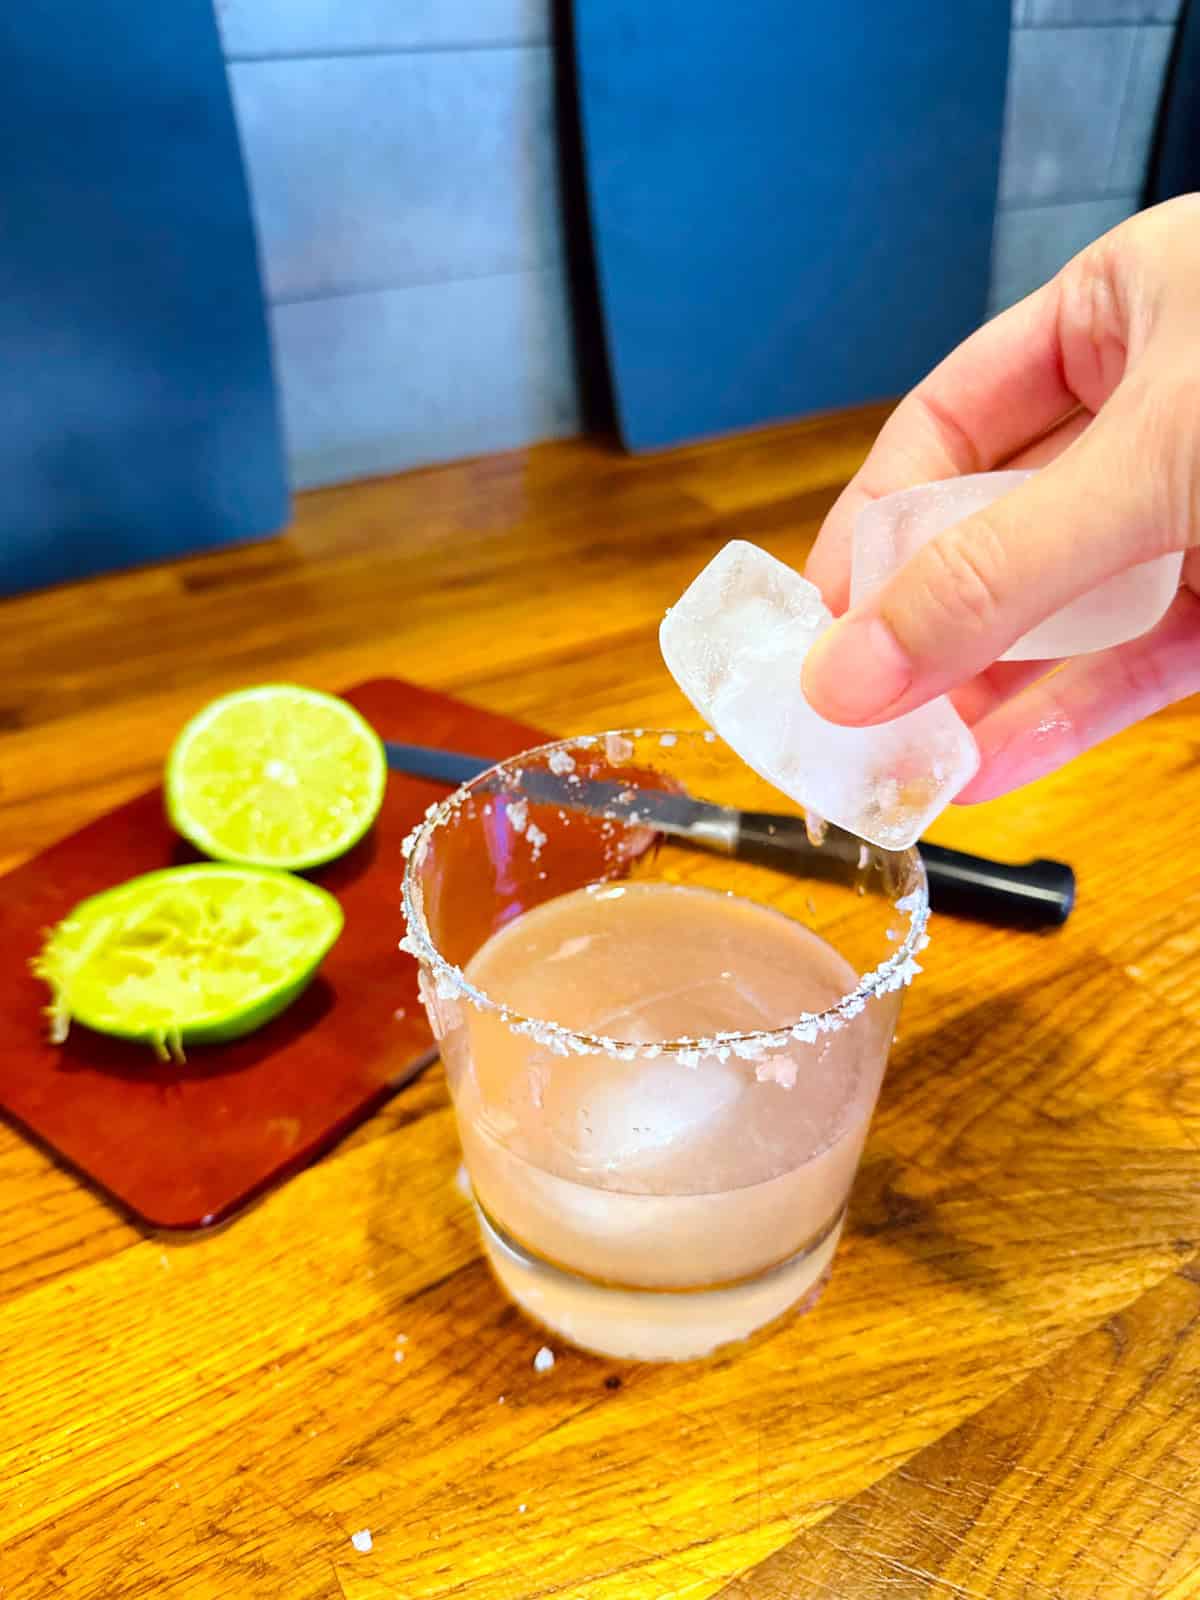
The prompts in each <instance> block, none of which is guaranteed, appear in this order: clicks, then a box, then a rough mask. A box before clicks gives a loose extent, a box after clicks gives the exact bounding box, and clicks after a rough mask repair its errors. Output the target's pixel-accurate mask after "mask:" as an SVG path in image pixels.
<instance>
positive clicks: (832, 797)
mask: <svg viewBox="0 0 1200 1600" xmlns="http://www.w3.org/2000/svg"><path fill="white" fill-rule="evenodd" d="M832 622H833V617H832V616H831V614H830V612H829V611H828V609H827V608H826V606H825V604H824V602H823V601H822V599H821V595H820V591H819V590H818V589H817V588H816V586H815V585H814V584H811V583H808V582H807V581H806V580H805V579H804V578H802V577H801V576H800V574H799V573H798V572H793V571H792V569H791V568H790V567H787V566H784V564H783V563H782V562H781V561H776V560H775V558H774V557H773V556H769V555H768V554H767V553H766V551H765V550H760V549H758V547H757V546H756V545H752V544H747V543H745V542H744V541H743V540H741V539H735V540H734V541H733V542H732V543H731V544H727V545H726V546H725V548H724V549H723V550H722V551H721V552H720V553H719V554H718V555H716V556H715V557H714V558H713V560H712V561H710V562H709V564H708V566H707V567H705V569H704V571H703V572H702V573H701V574H700V576H699V577H698V578H696V579H695V581H694V582H693V583H692V584H691V586H690V587H689V588H688V589H687V591H686V592H685V593H684V595H683V597H682V598H681V599H680V600H679V602H678V603H677V604H676V605H674V606H673V607H672V608H671V610H670V611H668V613H667V615H666V618H665V619H664V621H663V625H662V629H661V631H660V633H659V642H660V644H661V646H662V653H663V659H664V661H665V662H666V664H667V667H668V668H669V669H670V672H671V675H672V676H673V677H674V679H675V681H676V683H678V685H679V687H680V688H681V689H682V690H683V692H684V694H686V695H687V697H688V699H689V700H690V701H691V702H692V704H693V705H694V706H695V707H696V709H697V710H698V711H699V712H700V714H701V715H702V716H703V717H704V719H705V721H707V722H709V723H711V725H712V726H713V727H714V728H715V729H716V730H717V732H718V733H719V734H720V735H721V737H722V738H723V739H724V740H725V741H726V743H727V744H729V745H731V746H732V747H733V749H734V750H736V751H737V753H738V755H739V756H741V758H742V760H743V761H745V762H746V763H747V765H748V766H751V767H753V768H754V770H755V771H756V772H757V773H758V774H759V775H760V776H761V777H763V778H765V779H766V780H767V782H768V783H772V784H774V785H775V787H776V788H777V789H782V790H783V792H784V793H785V794H787V795H790V796H791V798H792V799H793V800H797V801H799V802H800V803H801V804H802V805H803V806H805V808H806V809H809V810H812V811H815V812H816V813H817V814H818V815H819V816H821V817H824V818H827V819H828V820H829V821H830V822H835V823H837V824H838V826H839V827H842V828H846V829H848V830H849V831H850V832H851V833H857V834H860V835H861V836H862V837H863V838H864V839H869V840H871V842H872V843H873V844H878V845H881V846H882V847H883V848H884V849H887V850H902V849H906V848H907V847H908V846H909V845H910V844H912V843H914V842H915V840H916V839H917V838H918V837H919V836H920V834H921V832H922V831H923V829H924V828H925V827H927V826H928V824H929V823H930V822H931V821H932V820H933V818H934V817H936V816H937V814H938V812H939V811H941V810H942V809H943V808H944V807H945V806H946V805H948V804H949V802H950V801H951V800H952V799H953V798H954V796H955V795H956V794H957V793H958V791H959V790H960V789H961V788H962V787H963V785H964V784H965V783H966V782H967V780H968V779H969V778H970V777H971V776H972V774H973V773H974V772H975V769H976V768H977V767H978V765H979V752H978V750H977V749H976V747H975V741H974V739H972V737H971V734H970V731H969V730H968V728H967V726H966V724H965V723H964V722H963V720H962V718H961V717H960V716H959V715H958V713H957V712H956V711H955V709H954V707H953V706H952V705H951V704H950V702H949V701H948V700H947V699H945V698H944V697H943V698H942V699H938V700H934V701H932V702H931V703H930V704H929V705H926V706H922V707H921V709H920V710H919V711H910V712H909V713H908V714H907V715H906V716H903V717H897V718H896V719H895V720H894V721H892V722H887V723H884V724H883V725H882V726H880V727H876V728H842V727H837V726H836V725H835V724H834V723H832V722H826V721H825V719H824V718H823V717H819V716H818V715H817V713H816V712H815V711H814V710H813V709H812V707H811V706H810V705H809V704H808V702H807V701H806V700H805V698H804V695H803V693H802V691H801V687H800V676H801V669H802V667H803V665H804V658H805V656H806V655H807V654H808V652H809V649H810V648H811V646H812V645H813V643H814V642H815V641H816V640H817V639H818V638H819V637H820V635H821V634H822V633H824V631H825V629H826V628H828V627H829V626H830V625H831V624H832Z"/></svg>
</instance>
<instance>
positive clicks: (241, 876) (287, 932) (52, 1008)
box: [33, 862, 342, 1060]
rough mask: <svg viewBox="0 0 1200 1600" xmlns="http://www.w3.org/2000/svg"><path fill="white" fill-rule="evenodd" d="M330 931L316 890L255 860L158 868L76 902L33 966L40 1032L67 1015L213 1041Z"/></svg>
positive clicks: (301, 964) (115, 1029)
mask: <svg viewBox="0 0 1200 1600" xmlns="http://www.w3.org/2000/svg"><path fill="white" fill-rule="evenodd" d="M341 931H342V908H341V906H339V905H338V903H337V901H336V900H335V899H334V898H333V896H332V895H331V894H329V893H327V892H326V890H324V889H321V888H318V886H317V885H316V884H314V883H309V882H307V880H305V879H304V878H295V877H293V876H292V875H291V874H290V873H286V872H275V871H271V870H269V869H266V868H262V867H244V866H224V865H218V864H217V863H215V862H202V863H199V864H197V865H196V866H187V867H166V868H164V869H163V870H162V871H160V872H147V873H145V874H143V875H142V876H141V877H138V878H130V879H129V880H128V881H127V882H125V883H122V884H118V885H117V887H116V888H114V889H106V890H105V891H104V892H103V893H102V894H96V895H92V896H91V897H90V899H87V900H82V901H80V903H79V904H78V905H77V906H76V907H75V908H74V910H73V911H71V912H70V913H69V914H68V915H67V916H66V917H64V918H63V920H62V921H61V922H60V923H59V924H58V925H57V927H55V928H54V929H52V930H51V932H50V934H49V935H48V937H47V939H46V943H45V945H44V946H43V948H42V952H41V954H40V955H39V956H38V957H37V958H36V960H35V961H34V963H33V969H34V971H35V972H36V973H37V975H38V976H39V977H41V978H43V979H44V980H45V981H46V983H48V984H49V986H50V991H51V1001H50V1004H49V1006H48V1007H47V1013H48V1015H49V1017H50V1024H51V1037H52V1038H53V1039H54V1040H55V1042H56V1043H61V1042H62V1041H63V1040H64V1039H65V1038H66V1036H67V1031H68V1029H69V1028H70V1025H71V1023H72V1022H73V1021H74V1022H80V1023H83V1024H84V1026H86V1027H88V1028H94V1029H96V1030H97V1031H98V1032H100V1033H109V1034H115V1035H116V1036H117V1037H119V1038H122V1039H133V1040H138V1041H141V1042H143V1043H145V1044H149V1045H152V1046H153V1047H154V1050H155V1052H156V1053H157V1055H158V1056H159V1058H160V1059H161V1060H167V1059H168V1058H169V1057H174V1058H175V1059H176V1060H182V1059H183V1049H184V1046H185V1045H188V1044H218V1043H221V1042H223V1041H226V1040H229V1039H238V1038H241V1036H242V1035H243V1034H247V1033H250V1032H252V1031H253V1030H254V1029H255V1028H260V1027H261V1026H262V1025H263V1023H265V1022H269V1021H270V1019H271V1018H272V1017H275V1016H277V1015H278V1014H279V1013H280V1012H281V1011H282V1010H283V1009H284V1008H285V1007H286V1006H289V1005H291V1003H292V1001H293V1000H295V999H296V998H297V996H298V995H299V994H300V993H301V991H302V990H303V989H305V988H306V987H307V986H308V984H309V982H310V981H311V980H312V978H313V976H314V974H315V973H316V970H317V967H318V966H319V965H320V962H321V960H322V958H323V957H324V956H325V955H326V953H327V952H328V951H329V950H330V949H331V947H332V946H333V944H334V943H335V942H336V940H337V937H338V935H339V934H340V933H341Z"/></svg>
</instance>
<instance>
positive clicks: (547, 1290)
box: [475, 1204, 846, 1361]
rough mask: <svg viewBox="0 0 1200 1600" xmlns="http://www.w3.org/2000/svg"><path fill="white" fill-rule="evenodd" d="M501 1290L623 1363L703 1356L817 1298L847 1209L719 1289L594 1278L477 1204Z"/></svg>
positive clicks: (564, 1333) (560, 1330)
mask: <svg viewBox="0 0 1200 1600" xmlns="http://www.w3.org/2000/svg"><path fill="white" fill-rule="evenodd" d="M475 1210H476V1214H477V1215H478V1217H479V1230H480V1233H481V1234H482V1236H483V1243H484V1248H485V1249H486V1251H487V1256H488V1260H489V1261H490V1263H491V1266H492V1270H493V1272H494V1273H495V1274H496V1277H497V1278H498V1279H499V1281H500V1286H501V1288H502V1289H503V1290H504V1291H505V1293H506V1294H507V1295H508V1296H509V1298H510V1299H512V1300H515V1301H516V1303H517V1305H519V1306H520V1307H521V1309H522V1310H523V1311H526V1312H528V1313H529V1315H530V1316H531V1317H533V1318H534V1319H535V1320H536V1321H537V1322H540V1323H541V1324H542V1325H543V1327H545V1328H548V1329H549V1330H550V1331H551V1332H552V1333H556V1334H559V1335H560V1336H561V1337H562V1338H564V1339H566V1340H567V1341H568V1342H569V1343H571V1344H574V1345H578V1346H579V1347H580V1348H581V1349H583V1350H590V1351H592V1352H593V1353H594V1354H596V1355H602V1356H613V1357H616V1358H617V1359H618V1360H622V1361H697V1360H700V1359H701V1358H702V1357H704V1356H711V1355H712V1354H714V1352H715V1351H717V1350H719V1349H720V1348H721V1346H722V1345H726V1344H731V1343H733V1342H734V1341H735V1340H738V1339H746V1338H748V1337H749V1336H750V1334H752V1333H756V1332H757V1331H758V1330H759V1329H760V1328H765V1327H766V1326H767V1324H768V1323H770V1322H774V1321H775V1320H776V1319H777V1318H779V1317H782V1316H783V1315H784V1313H785V1312H788V1311H792V1310H795V1309H797V1308H798V1307H800V1305H801V1302H803V1301H812V1300H815V1299H816V1296H817V1294H818V1293H819V1291H820V1289H821V1287H822V1286H823V1281H824V1278H825V1276H826V1274H827V1273H828V1271H829V1266H830V1263H831V1261H832V1260H833V1253H834V1251H835V1250H836V1249H837V1243H838V1239H839V1238H840V1237H841V1232H842V1224H843V1222H844V1221H845V1216H846V1213H845V1209H844V1208H843V1209H842V1210H841V1211H839V1212H838V1214H837V1216H836V1217H834V1218H833V1220H832V1221H831V1223H830V1224H829V1226H828V1227H827V1228H826V1229H824V1230H823V1231H822V1233H821V1234H820V1235H819V1236H818V1237H817V1238H816V1239H815V1240H813V1242H812V1243H811V1244H809V1245H808V1246H806V1248H805V1249H804V1250H802V1251H800V1252H799V1253H798V1254H797V1255H794V1256H792V1257H790V1259H789V1260H787V1261H783V1262H781V1263H780V1264H779V1265H778V1266H776V1267H772V1268H771V1269H770V1270H769V1271H767V1272H764V1273H763V1274H761V1276H759V1277H757V1278H751V1279H748V1280H747V1281H746V1282H744V1283H737V1284H731V1285H729V1286H727V1287H725V1288H720V1289H688V1290H658V1289H623V1288H617V1287H614V1286H612V1285H608V1284H600V1283H593V1282H591V1281H590V1280H589V1279H587V1278H579V1277H576V1276H575V1275H574V1274H572V1273H569V1272H564V1271H562V1270H561V1268H559V1267H552V1266H550V1265H549V1264H548V1263H547V1262H545V1261H539V1260H537V1259H536V1257H534V1256H531V1255H529V1254H528V1253H527V1252H526V1251H525V1250H523V1249H522V1248H521V1247H520V1245H518V1244H516V1243H515V1242H514V1241H513V1240H512V1239H510V1238H508V1237H507V1235H505V1234H503V1233H501V1232H500V1230H499V1229H498V1228H497V1227H496V1225H495V1224H494V1223H493V1222H492V1221H491V1219H490V1218H489V1217H488V1216H486V1215H485V1213H484V1212H483V1211H482V1210H480V1208H479V1205H478V1204H476V1207H475Z"/></svg>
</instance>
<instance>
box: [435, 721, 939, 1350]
mask: <svg viewBox="0 0 1200 1600" xmlns="http://www.w3.org/2000/svg"><path fill="white" fill-rule="evenodd" d="M685 796H691V797H695V798H698V799H703V800H704V801H708V802H712V803H713V805H714V806H717V807H727V808H737V811H736V812H734V811H732V810H731V811H722V812H715V811H714V812H711V813H709V812H705V813H703V814H702V816H701V817H700V820H699V822H698V824H697V825H696V826H694V827H692V828H691V830H690V831H691V834H692V837H691V838H683V837H678V836H674V835H669V834H667V835H664V834H663V833H661V832H660V831H658V830H657V829H656V828H655V827H654V826H653V824H654V822H655V821H661V820H662V818H663V817H664V816H666V815H667V814H668V813H669V814H670V816H671V818H673V819H674V820H675V821H676V822H677V820H678V818H679V816H680V815H685V816H686V815H687V812H686V807H685V808H684V810H683V812H682V813H681V812H680V809H679V807H675V808H674V809H673V810H672V808H671V806H670V805H669V804H668V801H669V800H670V799H671V798H674V799H681V798H682V797H685ZM747 812H755V813H766V812H770V813H772V814H775V815H781V816H783V819H784V820H783V821H782V822H781V823H780V826H779V828H778V830H777V831H778V834H779V838H780V839H786V840H788V841H790V844H789V847H788V848H787V849H786V850H780V849H779V848H778V846H777V842H776V841H774V840H773V839H772V837H771V834H772V825H771V824H768V823H766V822H765V820H764V819H763V818H762V817H758V819H757V821H756V823H755V826H754V829H753V832H754V835H755V837H756V839H757V840H758V844H757V846H756V847H755V848H753V849H746V850H744V851H738V850H737V849H735V848H734V843H735V841H734V834H735V832H736V827H737V817H738V816H739V815H740V816H744V815H745V814H746V813H747ZM725 818H730V819H731V820H729V821H728V823H726V822H725V821H724V820H722V819H725ZM714 819H716V820H714ZM789 824H790V825H789ZM809 832H810V833H811V836H812V840H813V841H814V842H809V840H808V838H807V837H806V835H805V833H804V831H803V829H802V827H801V823H800V817H799V813H798V810H797V808H796V807H794V806H790V804H789V803H788V802H785V801H783V799H782V797H781V796H780V795H779V794H778V792H777V791H775V790H773V789H770V788H769V787H768V786H767V785H766V784H764V783H762V781H761V780H759V779H757V778H756V777H755V776H754V774H752V773H750V772H749V771H748V770H747V769H746V768H744V767H742V766H741V764H740V763H738V762H736V761H733V760H732V759H731V758H730V755H729V752H728V751H727V750H726V749H725V748H724V747H723V746H721V745H719V744H717V743H716V742H715V741H714V740H713V737H712V735H711V734H709V735H705V734H699V733H695V734H693V733H661V734H660V733H647V732H644V731H642V730H637V731H635V732H629V733H619V734H607V735H599V736H596V737H594V738H584V739H574V740H566V741H563V742H561V743H558V744H551V745H546V746H544V747H542V748H540V749H538V750H533V751H530V752H527V753H526V754H524V755H522V756H518V757H516V758H514V759H513V760H511V761H507V762H503V763H501V764H500V765H498V766H496V767H494V768H492V769H491V770H490V771H489V772H487V773H485V774H483V775H482V776H481V777H480V778H478V779H477V780H475V781H474V782H473V783H471V784H469V785H467V786H466V787H465V788H463V789H460V790H459V791H457V793H455V794H454V795H452V796H451V797H450V798H449V799H448V800H447V801H446V802H445V803H444V804H442V805H441V806H439V807H437V808H435V809H433V810H432V811H431V813H430V815H429V816H428V817H427V818H426V821H425V822H424V824H423V825H422V826H421V827H420V828H419V829H418V830H417V832H416V833H415V834H414V835H413V837H412V839H411V840H410V842H409V847H408V848H409V860H408V867H407V872H406V875H405V884H404V905H405V915H406V919H407V923H408V934H407V938H406V940H405V947H406V948H407V949H409V950H410V951H411V952H412V953H413V954H414V955H415V956H416V957H417V959H418V961H419V962H420V964H421V990H422V997H423V999H424V1001H425V1005H426V1009H427V1010H428V1013H429V1016H430V1020H431V1022H432V1025H433V1028H434V1032H435V1033H436V1035H437V1038H438V1041H439V1044H440V1047H441V1052H442V1057H443V1060H444V1062H445V1067H446V1072H447V1076H448V1078H449V1083H450V1090H451V1094H452V1096H453V1099H454V1106H455V1112H456V1116H457V1121H458V1128H459V1134H460V1138H461V1140H462V1147H463V1154H464V1158H465V1161H466V1166H467V1170H468V1172H469V1175H470V1179H471V1186H472V1190H473V1193H474V1197H475V1204H476V1207H477V1210H478V1214H479V1225H480V1230H481V1233H482V1237H483V1243H484V1247H485V1249H486V1252H487V1255H488V1258H489V1260H490V1262H491V1265H492V1267H493V1269H494V1271H495V1274H496V1276H497V1278H498V1279H499V1281H500V1283H501V1285H502V1286H503V1287H504V1289H505V1290H506V1291H507V1292H508V1294H509V1295H511V1297H512V1298H513V1299H514V1300H515V1301H516V1302H517V1303H518V1304H519V1305H521V1306H522V1307H523V1308H524V1309H525V1310H526V1311H527V1312H529V1313H530V1314H531V1315H532V1316H533V1317H534V1318H536V1319H537V1320H538V1321H539V1322H541V1323H542V1324H543V1325H544V1326H546V1327H547V1328H550V1329H552V1330H553V1331H554V1332H556V1333H558V1334H560V1335H562V1336H563V1337H564V1338H566V1339H568V1340H570V1341H572V1342H574V1343H576V1344H578V1345H581V1346H583V1347H584V1348H586V1349H590V1350H595V1351H598V1352H600V1353H603V1354H606V1355H613V1356H619V1357H629V1358H633V1359H640V1360H683V1359H690V1358H695V1357H699V1356H703V1355H707V1354H710V1353H711V1352H712V1351H713V1350H715V1349H717V1348H718V1347H719V1346H721V1345H723V1344H726V1343H728V1342H730V1341H731V1340H735V1339H741V1338H745V1337H746V1336H747V1335H748V1334H750V1333H752V1332H754V1331H755V1330H756V1329H758V1328H760V1327H762V1326H764V1325H765V1324H767V1323H769V1322H772V1321H774V1320H775V1319H776V1318H778V1317H780V1316H782V1315H783V1314H784V1313H785V1312H787V1311H789V1310H792V1309H794V1308H795V1307H797V1306H800V1305H803V1304H806V1303H808V1302H809V1301H810V1300H811V1299H812V1298H813V1297H814V1295H815V1293H816V1291H817V1290H818V1289H819V1287H820V1285H821V1284H822V1282H823V1280H824V1277H825V1275H826V1273H827V1272H828V1269H829V1264H830V1261H831V1259H832V1257H833V1253H834V1250H835V1248H836V1245H837V1241H838V1237H839V1234H840V1232H841V1228H842V1223H843V1220H844V1217H845V1213H846V1202H847V1197H848V1195H849V1192H850V1187H851V1184H852V1182H853V1179H854V1174H855V1170H856V1168H857V1166H858V1161H859V1156H860V1154H861V1152H862V1147H863V1142H864V1140H865V1138H866V1133H867V1127H868V1123H869V1121H870V1117H871V1113H872V1110H873V1108H874V1105H875V1100H876V1097H877V1095H878V1092H879V1086H880V1082H881V1079H882V1076H883V1070H884V1065H885V1062H886V1059H887V1053H888V1048H889V1046H890V1043H891V1038H892V1033H893V1030H894V1027H895V1022H896V1016H897V1013H898V1010H899V1005H900V994H901V990H902V988H903V986H904V984H905V983H907V982H908V981H909V980H910V979H911V977H912V975H913V974H914V972H916V971H917V970H919V969H918V968H917V966H916V962H915V956H916V954H917V952H918V951H919V950H920V948H921V946H922V944H923V943H924V925H925V919H926V913H927V899H926V889H925V878H924V872H923V869H922V867H921V862H920V858H919V857H918V855H917V854H916V852H915V851H906V852H901V853H898V854H893V853H889V852H886V851H882V850H879V849H876V848H875V847H874V846H871V845H866V844H863V843H861V841H859V840H857V839H854V838H852V837H851V836H849V835H847V834H844V833H840V832H838V831H837V830H835V829H830V830H828V831H827V832H826V833H825V834H824V837H822V834H821V829H820V826H819V824H817V823H816V821H815V819H812V826H811V828H810V829H809ZM764 839H765V843H764ZM701 840H702V841H705V843H706V845H707V847H704V844H701V843H700V842H698V841H701ZM730 851H732V853H723V852H730ZM747 856H750V857H753V859H747Z"/></svg>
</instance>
